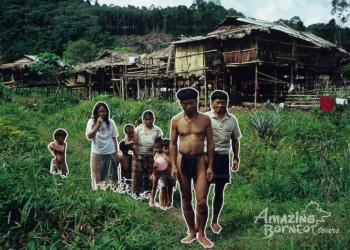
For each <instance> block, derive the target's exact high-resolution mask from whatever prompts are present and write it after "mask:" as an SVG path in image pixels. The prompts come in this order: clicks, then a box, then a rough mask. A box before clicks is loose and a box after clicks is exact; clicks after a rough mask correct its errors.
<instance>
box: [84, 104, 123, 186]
mask: <svg viewBox="0 0 350 250" xmlns="http://www.w3.org/2000/svg"><path fill="white" fill-rule="evenodd" d="M86 137H87V139H88V140H92V147H91V159H90V166H91V180H92V188H93V189H94V190H96V189H97V186H100V187H101V188H102V189H106V188H107V187H108V186H109V185H111V188H112V189H113V190H114V191H116V189H117V187H118V165H117V161H118V157H119V156H118V140H117V137H118V132H117V127H116V126H115V123H114V121H113V120H112V119H109V108H108V106H107V104H106V103H104V102H98V103H96V105H95V107H94V109H93V111H92V117H91V119H90V120H89V121H88V124H87V127H86Z"/></svg>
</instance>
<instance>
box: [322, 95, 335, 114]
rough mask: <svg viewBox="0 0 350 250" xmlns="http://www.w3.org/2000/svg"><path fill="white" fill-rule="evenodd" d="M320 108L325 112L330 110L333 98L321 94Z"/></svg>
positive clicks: (332, 106)
mask: <svg viewBox="0 0 350 250" xmlns="http://www.w3.org/2000/svg"><path fill="white" fill-rule="evenodd" d="M320 103H321V106H320V109H321V110H323V111H326V112H332V110H333V108H334V98H333V97H329V96H324V95H321V99H320Z"/></svg>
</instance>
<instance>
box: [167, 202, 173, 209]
mask: <svg viewBox="0 0 350 250" xmlns="http://www.w3.org/2000/svg"><path fill="white" fill-rule="evenodd" d="M166 206H167V207H168V208H172V207H174V206H173V205H172V204H171V202H170V203H168V204H167V205H166Z"/></svg>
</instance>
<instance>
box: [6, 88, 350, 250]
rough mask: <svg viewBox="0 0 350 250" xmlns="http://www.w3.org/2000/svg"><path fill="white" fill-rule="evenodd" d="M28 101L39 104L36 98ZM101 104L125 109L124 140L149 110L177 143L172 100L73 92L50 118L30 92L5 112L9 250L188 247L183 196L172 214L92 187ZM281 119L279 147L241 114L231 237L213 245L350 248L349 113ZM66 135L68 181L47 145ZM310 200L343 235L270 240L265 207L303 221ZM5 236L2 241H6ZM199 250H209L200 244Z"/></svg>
mask: <svg viewBox="0 0 350 250" xmlns="http://www.w3.org/2000/svg"><path fill="white" fill-rule="evenodd" d="M33 93H35V92H34V91H32V94H33ZM38 93H39V94H40V93H41V92H40V90H38ZM27 99H28V102H33V100H32V99H35V98H34V97H31V96H28V97H27ZM100 100H103V101H105V102H106V103H107V104H108V106H109V108H110V111H111V117H112V115H113V114H114V113H115V112H117V111H118V110H123V109H124V110H123V112H125V114H124V116H123V120H122V121H121V123H119V122H118V121H117V119H116V117H115V116H114V117H112V119H113V120H115V122H116V124H117V128H118V132H119V137H118V141H120V140H121V139H122V138H124V133H123V131H122V128H123V126H124V125H125V124H126V123H131V124H134V125H135V126H138V125H139V124H141V122H142V121H141V115H142V113H143V112H144V111H145V110H148V109H150V110H152V111H153V112H154V114H155V125H157V126H159V127H160V128H161V129H162V131H163V133H164V137H169V125H170V124H169V119H170V118H171V117H173V116H174V115H175V114H177V113H178V112H181V109H180V107H178V106H177V105H174V104H173V103H170V102H169V101H162V100H152V101H151V102H150V103H149V104H148V105H146V104H145V103H143V102H137V101H122V100H120V99H118V98H113V97H111V96H108V95H102V96H97V97H96V98H95V99H94V100H93V101H92V102H90V101H81V102H79V103H78V104H74V103H71V102H69V98H68V96H66V94H65V93H64V94H61V95H60V96H59V97H58V99H57V101H58V102H61V104H58V105H60V108H57V109H56V110H55V111H52V112H46V111H44V109H43V108H42V105H40V109H39V111H34V110H33V109H30V108H25V109H24V108H23V103H25V100H23V99H22V96H21V95H19V96H15V97H14V101H13V102H12V103H6V104H5V105H1V106H0V117H1V118H0V155H1V157H0V215H1V216H0V228H1V234H7V236H6V237H11V238H10V240H9V243H8V244H9V245H10V247H9V248H12V249H19V248H23V247H24V248H28V249H44V248H45V249H78V248H79V249H102V248H103V249H112V248H115V249H119V248H121V249H181V248H183V244H182V243H181V241H180V240H181V239H182V238H183V237H184V235H185V232H186V230H187V228H186V223H185V222H184V219H183V216H182V210H181V199H180V195H179V191H175V193H174V204H175V205H176V206H177V208H171V209H169V210H167V211H165V212H164V211H163V210H159V208H156V207H150V206H149V201H148V200H135V199H133V198H131V197H129V196H127V195H122V194H119V193H114V192H113V191H111V190H110V189H107V190H106V191H103V190H92V188H91V176H90V174H91V172H90V154H91V145H90V143H91V142H90V141H88V140H87V139H86V135H85V129H86V123H87V121H88V119H89V118H90V116H91V111H92V109H93V107H94V105H95V104H96V102H97V101H100ZM34 101H35V100H34ZM44 104H46V105H51V106H56V105H57V104H56V99H54V98H52V99H50V98H46V99H45V100H44ZM266 113H268V112H266ZM273 113H275V115H277V116H278V117H279V130H278V137H279V138H281V139H280V140H278V141H277V140H276V143H277V146H276V147H270V146H269V145H268V144H266V141H265V140H260V139H258V140H257V136H256V135H255V132H253V131H251V127H250V122H251V116H249V115H248V114H235V115H236V118H237V120H238V122H239V126H240V129H241V132H242V135H243V137H242V138H240V143H241V148H240V169H239V171H238V172H237V173H231V174H232V177H231V184H230V185H227V186H226V188H225V201H229V202H226V203H227V204H226V203H225V205H224V206H223V209H222V213H221V215H220V221H222V222H223V224H222V226H224V227H225V228H226V230H223V231H222V232H221V233H220V234H222V235H221V236H222V237H221V238H220V239H219V238H215V237H216V236H215V234H214V233H212V232H211V230H210V228H209V227H208V228H207V232H208V233H207V236H208V238H209V239H211V240H212V241H213V242H214V244H215V247H216V248H217V249H232V248H242V249H275V248H281V247H280V246H282V248H283V249H284V248H289V246H293V247H294V248H295V249H302V248H303V247H304V246H305V244H308V245H312V246H314V248H315V249H324V248H334V249H347V248H348V246H349V245H350V238H349V237H347V236H348V230H349V228H350V221H349V220H344V218H347V217H346V216H347V215H348V210H349V209H348V208H349V206H350V200H349V196H350V183H349V181H348V180H349V178H350V163H349V158H348V151H347V150H348V148H347V147H348V143H350V140H349V136H348V135H349V134H350V125H349V120H348V117H349V115H350V107H349V106H343V109H342V110H338V109H335V110H334V111H333V112H332V113H327V112H324V111H321V110H319V108H315V109H312V110H311V112H305V111H301V110H286V109H284V110H278V108H277V107H276V109H275V111H273ZM261 115H262V116H264V115H265V113H261ZM271 115H272V114H271ZM255 118H256V116H255ZM57 128H64V129H66V130H67V132H68V134H69V136H68V137H67V145H68V146H67V157H66V159H67V165H68V167H69V171H70V173H69V175H68V178H66V179H62V178H61V177H60V176H59V175H52V174H51V173H50V172H49V165H50V162H51V160H52V158H53V156H52V155H51V154H50V152H49V150H48V149H47V145H48V144H49V142H51V141H52V133H53V132H54V131H55V130H56V129H57ZM231 159H232V156H231ZM157 198H158V197H157ZM311 200H312V201H317V203H318V204H320V205H321V206H322V209H324V210H325V211H328V212H331V213H332V215H331V217H330V218H329V219H326V222H324V223H322V224H321V225H320V227H323V228H339V230H340V232H341V233H339V234H331V235H330V234H316V235H313V234H312V233H310V234H297V233H296V234H293V238H291V236H290V235H289V234H287V233H285V234H282V233H281V234H275V235H274V236H273V237H272V238H271V239H269V240H268V241H266V240H262V238H263V237H265V236H266V235H264V230H265V228H264V226H263V225H262V224H261V223H257V224H254V223H253V221H254V217H255V216H258V215H259V214H260V213H261V211H262V210H263V209H265V208H266V207H268V208H269V215H273V214H274V215H280V216H282V215H283V214H287V215H289V214H295V212H300V211H302V210H304V209H305V207H306V206H307V205H308V204H309V203H310V201H311ZM212 202H213V192H212V193H210V194H209V195H208V203H209V210H210V213H209V216H211V212H212V210H211V209H212ZM208 221H211V218H210V217H209V218H208ZM226 223H227V224H226ZM232 232H236V233H238V234H239V235H240V237H235V234H232ZM6 237H3V235H1V239H6ZM164 239H166V240H164ZM306 239H307V242H306ZM5 243H6V242H4V244H5ZM1 244H3V242H1ZM191 244H194V245H193V248H198V249H200V248H202V245H200V244H199V243H198V242H193V243H191Z"/></svg>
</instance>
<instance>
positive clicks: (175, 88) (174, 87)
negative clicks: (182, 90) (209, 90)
mask: <svg viewBox="0 0 350 250" xmlns="http://www.w3.org/2000/svg"><path fill="white" fill-rule="evenodd" d="M174 90H175V92H174V100H176V97H175V95H176V91H177V90H176V75H175V74H174ZM199 98H200V96H199Z"/></svg>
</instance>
